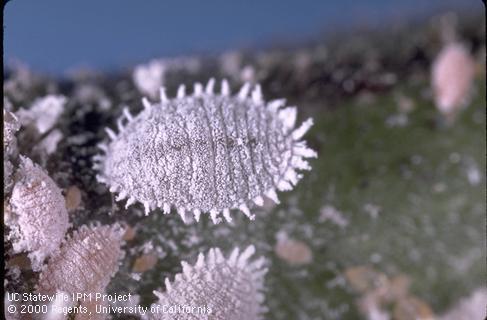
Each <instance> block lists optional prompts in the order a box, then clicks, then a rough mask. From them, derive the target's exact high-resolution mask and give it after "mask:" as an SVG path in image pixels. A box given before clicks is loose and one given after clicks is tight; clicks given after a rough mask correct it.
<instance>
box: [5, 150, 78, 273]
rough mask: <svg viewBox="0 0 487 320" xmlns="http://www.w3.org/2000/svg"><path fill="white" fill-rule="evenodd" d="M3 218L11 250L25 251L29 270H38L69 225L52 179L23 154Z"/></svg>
mask: <svg viewBox="0 0 487 320" xmlns="http://www.w3.org/2000/svg"><path fill="white" fill-rule="evenodd" d="M10 207H11V209H12V210H11V211H12V212H11V214H10V215H9V216H8V217H7V218H6V221H5V222H6V224H7V225H8V226H9V227H10V233H9V236H8V237H9V239H11V240H12V244H13V250H14V252H16V253H18V252H23V251H27V252H29V258H30V260H31V262H32V268H33V270H38V269H39V268H40V267H41V266H42V263H43V261H44V259H46V258H47V257H48V256H50V255H51V254H52V253H53V252H54V251H56V250H57V249H58V248H59V246H60V244H61V241H62V239H63V238H64V234H65V233H66V230H67V229H68V227H69V222H68V220H69V219H68V212H67V210H66V206H65V201H64V197H63V195H62V194H61V190H60V189H59V188H58V186H57V185H56V183H55V182H54V181H53V180H52V179H51V178H50V177H49V176H48V175H47V174H46V173H45V172H44V170H43V169H42V168H41V167H39V166H38V165H36V164H34V163H33V162H32V161H31V160H30V159H29V158H27V157H22V156H21V157H20V167H19V169H18V170H17V173H16V175H15V184H14V186H13V190H12V196H11V198H10Z"/></svg>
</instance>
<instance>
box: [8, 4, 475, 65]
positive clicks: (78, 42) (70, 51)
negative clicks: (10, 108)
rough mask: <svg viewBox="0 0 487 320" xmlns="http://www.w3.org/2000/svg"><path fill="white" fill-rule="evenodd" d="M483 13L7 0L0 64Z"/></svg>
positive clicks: (110, 57) (70, 61)
mask: <svg viewBox="0 0 487 320" xmlns="http://www.w3.org/2000/svg"><path fill="white" fill-rule="evenodd" d="M452 8H453V9H455V8H463V9H466V10H468V11H470V10H472V11H474V10H477V11H478V10H483V4H482V3H481V2H480V1H474V0H408V1H399V0H369V1H360V0H339V1H334V0H246V1H234V0H82V1H79V0H77V1H75V0H42V1H41V0H12V1H10V2H9V3H7V5H6V6H5V8H4V63H5V62H9V61H11V59H12V58H17V59H19V60H20V61H22V62H25V63H26V64H27V65H29V66H31V67H32V68H34V69H36V70H39V71H44V72H53V73H62V72H64V71H66V70H69V69H71V68H75V67H79V66H88V67H92V68H102V69H113V68H118V67H121V66H127V65H131V64H134V63H139V62H143V61H146V60H148V59H150V58H152V57H160V56H173V55H178V54H191V53H195V52H196V53H198V52H200V53H217V52H221V51H224V50H228V49H232V48H253V47H262V46H269V45H272V44H273V43H292V42H294V41H302V40H306V39H309V38H311V37H312V36H313V35H319V34H320V33H322V32H334V31H335V30H341V29H343V28H346V27H350V26H352V27H356V26H362V25H377V24H381V23H382V24H384V25H386V24H387V23H392V22H397V21H407V20H408V19H414V18H415V17H420V16H424V15H425V14H427V13H430V12H435V11H438V12H441V11H446V10H448V9H452Z"/></svg>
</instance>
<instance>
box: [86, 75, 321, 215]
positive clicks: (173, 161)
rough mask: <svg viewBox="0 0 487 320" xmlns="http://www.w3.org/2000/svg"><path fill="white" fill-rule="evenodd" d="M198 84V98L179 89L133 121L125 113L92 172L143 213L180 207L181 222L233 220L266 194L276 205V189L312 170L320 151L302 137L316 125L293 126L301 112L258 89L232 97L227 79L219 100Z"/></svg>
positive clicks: (245, 88)
mask: <svg viewBox="0 0 487 320" xmlns="http://www.w3.org/2000/svg"><path fill="white" fill-rule="evenodd" d="M213 87H214V81H213V80H210V81H209V83H208V85H207V86H206V89H205V90H204V89H203V86H202V85H201V84H196V85H195V88H194V93H193V94H192V95H190V96H187V95H186V94H185V88H184V86H180V88H179V90H178V94H177V97H176V98H174V99H168V98H167V97H166V95H165V92H164V89H161V101H160V102H159V103H157V104H151V103H150V102H149V101H148V100H147V99H143V102H144V106H145V109H144V110H143V111H142V112H141V113H140V114H138V115H137V116H136V117H133V116H132V115H131V114H130V113H129V112H128V110H127V109H125V110H124V116H123V117H122V118H120V119H119V121H118V129H119V133H118V134H116V133H115V132H114V131H112V130H111V129H108V128H107V133H108V135H109V136H110V138H111V141H110V142H109V143H107V144H102V145H101V146H100V147H101V149H103V150H104V152H105V155H102V156H98V157H97V158H96V159H95V160H96V162H97V163H96V165H95V167H96V168H97V169H99V171H100V174H99V175H98V180H99V181H101V182H103V183H105V184H107V185H108V186H109V187H110V191H111V192H117V193H119V196H118V198H117V199H118V200H120V199H124V198H128V201H127V206H128V205H130V204H132V203H134V202H136V201H138V202H141V203H143V204H144V206H145V210H146V213H148V212H149V211H151V210H153V209H154V208H156V207H159V208H162V209H163V210H164V212H165V213H168V212H169V211H170V208H171V206H173V207H175V208H176V209H177V211H178V213H179V214H180V215H181V217H182V218H183V219H185V217H186V216H185V213H186V212H192V213H193V214H194V216H195V217H196V220H198V219H199V216H200V214H201V213H202V212H209V213H210V214H211V217H212V219H213V221H214V222H216V223H217V222H219V221H220V218H219V217H218V215H219V214H220V213H223V216H224V217H225V218H226V219H227V220H230V219H231V218H230V215H229V210H230V209H240V210H241V211H243V212H244V213H245V214H246V215H247V216H248V217H250V218H253V215H252V214H251V213H250V211H249V208H248V207H249V206H250V205H251V204H252V203H255V204H257V205H262V202H263V198H262V197H263V196H268V197H270V198H271V199H273V200H274V201H276V202H278V199H277V195H276V189H277V190H282V191H283V190H291V189H292V188H293V185H295V184H296V183H297V182H298V180H299V179H300V178H301V174H299V173H297V171H296V170H298V169H304V170H309V169H310V166H309V164H308V163H307V162H306V161H305V160H304V158H307V157H316V153H315V152H314V151H313V150H311V149H309V148H307V147H306V143H305V142H304V141H301V140H300V139H301V137H302V136H303V135H304V133H305V132H306V131H307V130H308V129H309V128H310V127H311V125H312V120H311V119H308V120H307V121H305V122H304V123H303V124H302V125H301V126H300V127H299V128H298V129H295V128H294V125H295V121H296V108H295V107H287V108H283V109H280V108H281V107H284V106H285V101H284V100H275V101H271V102H269V103H268V102H265V101H264V100H263V98H262V93H261V91H260V87H259V86H258V85H257V86H256V87H255V88H254V90H253V91H252V93H251V95H250V97H249V91H250V85H249V84H246V85H244V86H243V87H242V89H241V90H240V92H239V93H238V94H237V95H235V96H233V95H230V90H229V86H228V84H227V82H226V81H223V82H222V87H221V94H214V93H213Z"/></svg>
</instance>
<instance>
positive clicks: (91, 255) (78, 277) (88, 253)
mask: <svg viewBox="0 0 487 320" xmlns="http://www.w3.org/2000/svg"><path fill="white" fill-rule="evenodd" d="M123 233H124V232H123V229H121V228H120V226H119V225H117V224H115V225H112V226H101V225H100V226H92V227H88V226H82V227H81V228H79V229H78V230H76V231H75V232H74V233H73V235H72V236H71V237H70V238H69V239H67V240H66V241H65V242H64V243H63V245H62V246H61V248H60V250H59V251H58V252H56V254H54V255H53V256H52V257H51V258H50V259H49V262H48V264H47V265H46V266H44V268H43V269H42V272H41V274H40V276H39V283H38V285H37V292H39V293H42V294H51V295H52V294H56V292H58V291H62V292H66V293H68V294H73V293H94V292H104V291H105V288H106V286H107V285H108V283H109V282H110V279H111V277H112V276H113V275H114V274H115V273H116V272H117V270H118V264H119V261H120V259H121V258H122V256H123V251H122V249H121V246H122V237H123Z"/></svg>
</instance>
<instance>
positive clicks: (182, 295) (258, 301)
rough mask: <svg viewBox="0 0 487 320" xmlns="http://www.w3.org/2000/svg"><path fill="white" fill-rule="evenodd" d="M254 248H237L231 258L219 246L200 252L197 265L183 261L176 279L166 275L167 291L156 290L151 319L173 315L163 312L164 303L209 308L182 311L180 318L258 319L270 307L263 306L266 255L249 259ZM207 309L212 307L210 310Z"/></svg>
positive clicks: (166, 304) (178, 317)
mask: <svg viewBox="0 0 487 320" xmlns="http://www.w3.org/2000/svg"><path fill="white" fill-rule="evenodd" d="M254 251H255V249H254V247H253V246H249V247H248V248H247V249H246V250H244V251H243V252H242V253H240V252H239V249H238V248H236V249H234V250H233V252H232V253H231V254H230V256H229V257H228V258H225V257H224V256H223V255H222V253H221V251H220V249H218V248H215V249H210V251H209V252H208V254H207V255H206V256H204V255H203V254H202V253H200V254H199V256H198V260H197V261H196V263H195V265H190V264H188V263H187V262H184V261H183V262H182V263H181V265H182V267H183V272H182V273H179V274H177V275H176V277H175V280H174V281H173V282H171V281H169V279H167V278H166V280H165V285H166V291H165V292H157V291H155V292H154V293H155V294H156V296H157V297H158V298H159V300H158V301H157V302H156V303H155V304H154V305H152V308H151V310H157V309H159V310H161V311H160V312H157V311H156V312H153V313H152V314H150V315H149V319H151V320H164V319H168V320H169V319H174V314H171V313H167V312H162V309H161V308H162V307H164V306H165V307H166V308H167V306H172V305H180V306H193V307H200V309H201V308H207V309H205V311H202V310H198V311H197V312H193V313H179V314H178V316H177V319H180V320H189V319H214V320H228V319H232V320H258V319H262V314H263V313H264V312H265V311H266V310H267V308H266V307H265V306H263V302H264V295H263V293H262V290H263V287H264V275H265V274H266V272H267V269H266V268H265V267H264V263H265V260H264V258H262V257H261V258H259V259H257V260H254V261H249V258H250V257H251V256H252V255H253V253H254ZM208 309H210V310H211V312H209V313H203V312H208Z"/></svg>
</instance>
